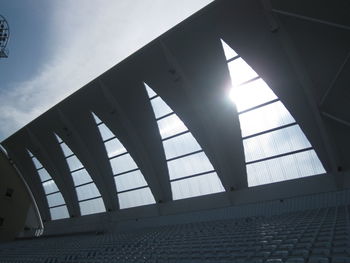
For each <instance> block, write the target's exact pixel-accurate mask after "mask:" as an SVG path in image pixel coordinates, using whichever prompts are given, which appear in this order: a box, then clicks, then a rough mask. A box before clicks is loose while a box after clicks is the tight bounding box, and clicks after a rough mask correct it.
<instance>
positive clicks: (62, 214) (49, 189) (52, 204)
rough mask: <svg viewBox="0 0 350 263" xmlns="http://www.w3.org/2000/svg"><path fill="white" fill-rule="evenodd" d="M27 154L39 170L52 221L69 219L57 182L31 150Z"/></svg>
mask: <svg viewBox="0 0 350 263" xmlns="http://www.w3.org/2000/svg"><path fill="white" fill-rule="evenodd" d="M27 152H28V154H29V156H30V158H31V159H32V161H33V164H34V165H35V167H36V169H37V170H36V171H37V173H38V176H39V177H40V181H41V183H42V187H43V190H44V193H45V195H46V200H47V203H48V206H49V210H50V215H51V220H56V219H62V218H67V217H69V214H68V210H67V206H66V203H65V201H64V199H63V196H62V194H61V192H60V191H59V189H58V187H57V185H56V183H55V181H54V180H53V179H52V178H51V176H50V174H49V173H48V172H47V170H46V169H45V168H44V167H43V166H42V165H41V163H40V161H39V160H38V159H37V158H36V157H35V156H34V155H33V154H32V153H31V152H30V151H29V150H27ZM56 206H59V207H56Z"/></svg>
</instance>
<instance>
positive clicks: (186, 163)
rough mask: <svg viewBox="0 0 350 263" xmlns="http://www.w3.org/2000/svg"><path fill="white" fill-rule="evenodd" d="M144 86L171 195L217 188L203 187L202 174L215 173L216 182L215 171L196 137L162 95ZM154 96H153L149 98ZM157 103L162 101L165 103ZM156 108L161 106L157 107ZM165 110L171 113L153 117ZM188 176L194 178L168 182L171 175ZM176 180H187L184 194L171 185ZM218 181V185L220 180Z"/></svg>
mask: <svg viewBox="0 0 350 263" xmlns="http://www.w3.org/2000/svg"><path fill="white" fill-rule="evenodd" d="M145 86H146V90H147V92H148V94H149V97H150V102H151V105H152V107H153V111H154V115H155V119H156V120H157V124H158V128H159V133H160V136H161V139H162V142H163V148H164V153H165V156H166V159H167V164H168V171H169V179H170V182H171V186H172V187H171V189H172V194H173V199H181V198H188V197H194V196H199V195H204V194H209V193H214V192H218V191H221V188H220V189H219V187H215V184H214V185H213V187H214V188H215V190H213V191H212V190H208V189H209V188H208V187H207V182H205V181H204V180H201V179H200V177H201V176H202V175H203V174H212V175H211V176H212V177H215V179H213V180H214V181H215V182H220V179H219V177H218V175H217V174H216V173H215V172H214V168H213V166H212V164H211V163H210V161H209V159H208V157H207V156H206V154H205V153H204V151H203V150H202V147H201V146H200V145H199V143H198V141H197V140H196V139H195V138H194V137H193V135H192V133H191V132H190V131H189V130H188V128H187V127H186V125H185V124H184V123H183V122H182V121H181V119H180V118H179V117H178V116H177V115H176V113H175V112H173V110H172V109H171V108H170V107H169V106H168V105H167V104H166V103H165V102H164V101H163V99H162V98H161V97H160V96H157V94H156V93H155V92H154V91H153V90H152V89H151V88H150V87H149V86H147V85H146V84H145ZM154 96H156V97H155V98H152V97H154ZM155 101H156V103H155ZM159 105H166V107H165V106H164V107H163V106H159ZM160 108H162V109H165V110H160ZM169 113H172V114H170V115H168V116H165V117H163V118H161V119H157V118H159V117H160V116H164V115H165V114H169ZM212 172H214V173H212ZM188 176H191V177H192V178H196V179H192V180H190V179H188V180H181V181H182V183H179V182H178V181H176V182H172V181H173V180H175V179H178V178H183V177H188ZM192 182H196V183H198V185H197V186H196V187H197V188H198V189H201V191H197V190H195V188H194V186H192V185H191V183H192ZM179 184H187V186H186V187H187V188H186V187H185V188H186V189H189V190H188V191H187V193H186V194H183V193H182V192H181V189H179V187H173V185H175V186H176V185H179ZM219 184H220V185H221V182H220V183H219ZM221 187H222V185H221ZM197 188H196V189H197ZM222 189H223V188H222ZM202 190H203V191H202ZM179 191H180V192H179Z"/></svg>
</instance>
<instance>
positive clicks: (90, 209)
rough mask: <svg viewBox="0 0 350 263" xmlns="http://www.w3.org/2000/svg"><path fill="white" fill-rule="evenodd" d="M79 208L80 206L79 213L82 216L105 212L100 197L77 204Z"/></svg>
mask: <svg viewBox="0 0 350 263" xmlns="http://www.w3.org/2000/svg"><path fill="white" fill-rule="evenodd" d="M79 206H80V213H81V215H83V216H84V215H90V214H96V213H102V212H106V208H105V205H104V203H103V200H102V198H101V197H100V198H96V199H92V200H87V201H82V202H79Z"/></svg>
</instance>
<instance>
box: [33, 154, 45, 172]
mask: <svg viewBox="0 0 350 263" xmlns="http://www.w3.org/2000/svg"><path fill="white" fill-rule="evenodd" d="M32 160H33V163H34V166H35V168H36V169H40V168H42V167H43V166H42V164H41V163H40V162H39V160H38V159H37V158H35V157H32Z"/></svg>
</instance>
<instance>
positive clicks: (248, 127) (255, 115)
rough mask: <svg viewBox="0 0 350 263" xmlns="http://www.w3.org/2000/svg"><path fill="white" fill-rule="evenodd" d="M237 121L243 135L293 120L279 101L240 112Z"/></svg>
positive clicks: (272, 127) (292, 121)
mask: <svg viewBox="0 0 350 263" xmlns="http://www.w3.org/2000/svg"><path fill="white" fill-rule="evenodd" d="M239 121H240V124H241V130H242V136H243V137H245V136H248V135H252V134H256V133H259V132H263V131H266V130H270V129H274V128H277V127H280V126H283V125H287V124H290V123H294V122H295V120H294V118H293V117H292V115H290V113H289V111H288V110H287V109H286V107H284V106H283V104H282V103H281V102H280V101H277V102H274V103H272V104H269V105H266V106H263V107H260V108H257V109H254V110H251V111H248V112H245V113H242V114H240V115H239Z"/></svg>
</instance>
